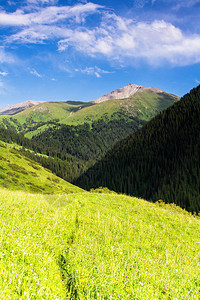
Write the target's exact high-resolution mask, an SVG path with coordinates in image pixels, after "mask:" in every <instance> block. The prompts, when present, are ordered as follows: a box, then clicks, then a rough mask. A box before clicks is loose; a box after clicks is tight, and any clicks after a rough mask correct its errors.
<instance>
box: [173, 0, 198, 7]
mask: <svg viewBox="0 0 200 300" xmlns="http://www.w3.org/2000/svg"><path fill="white" fill-rule="evenodd" d="M199 3H200V1H199V0H178V1H176V5H175V6H174V8H175V9H180V8H182V7H193V6H195V5H196V4H199ZM173 4H174V2H173Z"/></svg>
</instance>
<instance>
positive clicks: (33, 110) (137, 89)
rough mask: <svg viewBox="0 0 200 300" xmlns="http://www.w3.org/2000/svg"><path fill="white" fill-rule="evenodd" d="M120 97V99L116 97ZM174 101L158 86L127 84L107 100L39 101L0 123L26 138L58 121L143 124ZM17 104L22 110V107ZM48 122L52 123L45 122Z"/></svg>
mask: <svg viewBox="0 0 200 300" xmlns="http://www.w3.org/2000/svg"><path fill="white" fill-rule="evenodd" d="M108 95H109V94H108ZM120 96H121V97H122V98H123V99H120ZM104 97H105V96H103V97H102V98H103V99H104ZM112 97H116V98H117V99H113V98H112ZM124 97H125V98H124ZM177 100H179V97H177V96H175V95H171V94H168V93H166V92H163V91H161V90H159V89H156V88H145V87H141V86H138V85H134V84H129V85H128V86H127V87H124V88H122V89H119V90H117V91H115V92H112V93H111V96H110V100H109V101H100V102H99V103H96V102H95V101H96V100H94V101H91V102H78V101H77V102H76V101H68V102H43V103H40V104H38V105H35V106H33V107H29V108H26V109H25V108H24V110H23V111H21V112H20V113H15V115H14V116H5V115H3V116H0V125H2V126H4V127H5V128H10V129H11V128H13V129H14V128H16V130H17V131H18V132H23V133H24V134H25V135H26V136H27V137H29V138H30V137H32V136H34V135H37V134H38V133H41V132H43V131H44V130H47V129H48V128H49V127H52V126H57V125H58V124H66V125H75V126H76V125H82V124H84V123H89V124H92V123H93V122H94V121H95V122H96V121H98V120H105V122H109V121H111V120H116V119H117V120H119V119H123V120H126V121H127V122H129V121H132V120H135V121H136V122H137V123H138V124H143V123H144V122H146V121H149V120H150V119H151V118H152V117H154V116H155V115H156V114H158V113H159V112H160V111H162V110H163V109H165V108H167V107H168V106H170V105H172V104H173V103H174V102H175V101H177ZM36 103H37V102H35V104H36ZM16 106H17V105H16ZM19 107H20V109H21V110H22V106H21V105H19ZM7 113H8V111H7ZM4 114H5V111H4ZM50 122H51V123H52V122H53V123H54V124H49V123H50Z"/></svg>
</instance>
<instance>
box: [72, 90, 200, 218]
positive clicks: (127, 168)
mask: <svg viewBox="0 0 200 300" xmlns="http://www.w3.org/2000/svg"><path fill="white" fill-rule="evenodd" d="M76 183H77V184H79V186H81V187H84V188H87V189H89V188H91V187H98V186H106V187H108V188H110V189H113V190H116V191H118V192H123V193H127V194H131V195H134V196H139V197H143V198H145V199H148V200H152V201H157V200H159V199H162V200H164V201H165V202H174V203H176V204H177V205H180V206H181V207H183V208H186V209H187V210H189V211H197V212H198V211H199V210H200V86H198V87H197V88H195V89H193V90H191V91H190V93H189V94H186V95H185V96H184V97H183V98H182V99H181V100H180V101H179V102H176V103H175V104H174V105H173V106H171V107H170V108H168V109H166V110H165V111H163V112H161V113H160V114H159V115H158V116H156V117H155V118H154V119H152V120H151V121H150V122H148V123H147V124H146V125H145V126H144V127H143V128H142V129H140V130H139V131H137V132H136V133H135V134H132V135H131V136H129V137H128V138H126V139H125V140H123V141H121V142H119V143H118V144H117V145H116V146H115V147H114V148H113V149H112V150H111V151H109V152H108V154H107V155H106V157H105V158H104V159H103V160H101V161H100V162H98V163H97V164H96V165H95V166H94V167H93V168H91V169H89V170H88V171H87V172H86V173H85V174H84V175H83V176H81V177H80V178H79V179H78V181H76Z"/></svg>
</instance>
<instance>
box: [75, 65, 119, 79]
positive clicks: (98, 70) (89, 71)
mask: <svg viewBox="0 0 200 300" xmlns="http://www.w3.org/2000/svg"><path fill="white" fill-rule="evenodd" d="M75 71H76V72H81V73H85V74H87V75H95V76H96V77H97V78H100V77H101V75H102V74H109V73H113V72H110V71H105V70H102V69H101V68H99V67H97V66H95V67H86V68H85V69H75Z"/></svg>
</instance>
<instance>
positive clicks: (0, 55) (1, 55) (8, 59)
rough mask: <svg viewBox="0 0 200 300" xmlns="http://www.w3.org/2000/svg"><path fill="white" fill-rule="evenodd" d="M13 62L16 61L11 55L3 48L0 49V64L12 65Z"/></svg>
mask: <svg viewBox="0 0 200 300" xmlns="http://www.w3.org/2000/svg"><path fill="white" fill-rule="evenodd" d="M15 61H16V59H15V58H14V56H13V55H12V54H10V53H8V52H6V51H5V48H4V47H0V64H3V63H13V62H15Z"/></svg>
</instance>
